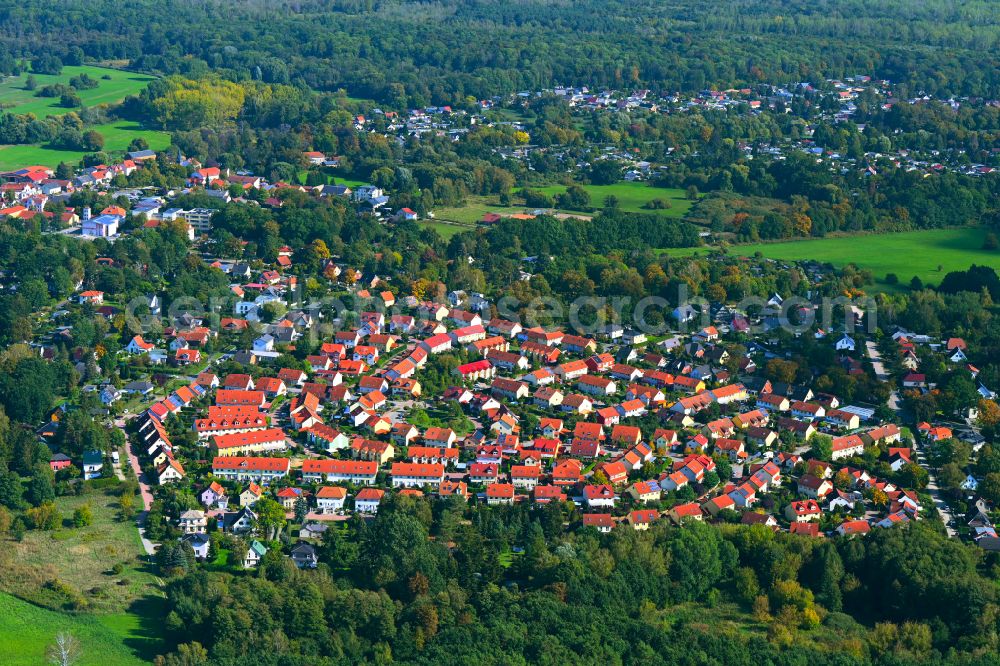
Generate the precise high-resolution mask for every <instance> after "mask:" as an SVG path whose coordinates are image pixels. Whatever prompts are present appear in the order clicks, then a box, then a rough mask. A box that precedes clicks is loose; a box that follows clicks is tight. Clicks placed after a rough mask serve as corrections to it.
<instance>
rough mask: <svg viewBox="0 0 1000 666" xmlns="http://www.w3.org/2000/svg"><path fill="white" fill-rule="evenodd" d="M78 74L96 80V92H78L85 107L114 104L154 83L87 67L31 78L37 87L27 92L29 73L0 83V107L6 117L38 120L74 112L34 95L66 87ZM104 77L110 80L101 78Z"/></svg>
mask: <svg viewBox="0 0 1000 666" xmlns="http://www.w3.org/2000/svg"><path fill="white" fill-rule="evenodd" d="M80 74H87V75H88V76H90V77H91V78H93V79H96V80H97V87H96V88H91V89H90V90H78V91H77V95H78V96H79V97H80V101H82V102H83V105H84V106H98V105H100V104H115V103H117V102H120V101H122V100H123V99H125V98H126V97H128V96H129V95H134V94H136V93H138V92H139V91H140V90H142V89H143V88H145V87H146V85H147V84H148V83H149V82H150V81H152V80H153V77H152V76H147V75H145V74H136V73H134V72H124V71H122V70H120V69H109V68H107V67H93V66H90V65H80V66H70V65H67V66H65V67H63V71H62V74H58V75H56V74H34V75H33V76H34V77H35V82H36V84H37V86H36V89H35V90H28V89H27V88H26V87H25V85H26V83H27V80H28V76H29V73H24V74H21V75H20V76H8V77H6V78H4V79H3V80H0V106H2V108H3V110H4V111H7V112H9V113H22V114H23V113H33V114H34V115H35V116H37V117H39V118H44V117H45V116H61V115H63V114H64V113H68V112H70V111H72V110H73V109H68V108H66V107H64V106H61V105H60V104H59V98H58V97H36V96H35V93H36V92H37V91H38V90H40V89H42V88H44V87H45V86H48V85H53V84H56V83H61V84H63V85H69V80H70V79H71V78H73V77H74V76H79V75H80ZM104 76H107V77H109V78H108V79H104V78H102V77H104Z"/></svg>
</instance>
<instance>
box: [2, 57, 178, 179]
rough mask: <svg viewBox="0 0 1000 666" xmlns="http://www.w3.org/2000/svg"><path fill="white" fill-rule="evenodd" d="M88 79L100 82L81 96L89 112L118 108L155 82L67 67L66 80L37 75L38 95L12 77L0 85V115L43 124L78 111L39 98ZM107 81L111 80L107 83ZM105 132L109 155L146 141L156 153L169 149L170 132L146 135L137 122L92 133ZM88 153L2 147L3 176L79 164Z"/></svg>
mask: <svg viewBox="0 0 1000 666" xmlns="http://www.w3.org/2000/svg"><path fill="white" fill-rule="evenodd" d="M84 73H86V74H88V75H89V76H90V77H91V78H93V79H96V80H97V84H98V85H97V87H96V88H92V89H90V90H79V91H77V95H78V96H79V97H80V100H81V101H82V102H83V104H84V106H97V105H101V104H116V103H118V102H120V101H122V100H123V99H125V97H127V96H128V95H134V94H136V93H138V92H139V91H141V90H142V89H143V88H145V87H146V85H147V84H148V83H149V82H150V81H152V80H153V77H151V76H146V75H144V74H136V73H134V72H125V71H122V70H119V69H110V68H107V67H93V66H89V65H83V66H66V67H63V72H62V74H59V75H52V74H35V75H34V77H35V81H36V83H37V88H36V90H28V89H27V88H26V87H25V85H26V82H27V79H28V74H27V73H25V74H21V75H20V76H10V77H6V78H3V79H2V80H0V110H3V111H5V112H7V113H17V114H29V113H30V114H34V115H35V116H37V117H39V118H44V117H45V116H59V115H63V114H65V113H68V112H70V111H73V110H74V109H69V108H66V107H64V106H61V105H60V103H59V98H58V97H36V96H35V93H36V92H37V90H38V89H41V88H43V87H45V86H47V85H51V84H55V83H62V84H68V83H69V80H70V78H72V77H74V76H77V75H79V74H84ZM105 76H107V77H108V78H107V79H104V78H103V77H105ZM87 129H94V130H97V131H98V132H100V134H101V135H102V136H103V137H104V150H105V152H108V153H122V152H124V151H125V149H126V148H127V147H128V144H129V143H131V141H132V140H133V139H135V138H139V137H141V138H143V139H145V140H146V141H147V143H149V147H150V148H152V149H154V150H162V149H164V148H166V147H167V146H168V145H170V135H169V134H168V133H166V132H158V131H154V130H147V129H144V128H142V127H141V126H139V125H137V124H136V123H134V122H130V121H127V120H118V121H115V122H111V123H107V124H105V125H97V126H94V127H88V128H87ZM83 155H84V152H83V151H77V150H57V149H55V148H51V147H48V146H46V145H42V144H34V145H16V146H10V145H0V170H11V169H16V168H19V167H23V166H29V165H35V164H38V165H42V166H49V167H55V166H57V165H58V164H59V163H60V162H68V163H70V164H73V163H76V162H79V161H80V159H81V158H82V157H83Z"/></svg>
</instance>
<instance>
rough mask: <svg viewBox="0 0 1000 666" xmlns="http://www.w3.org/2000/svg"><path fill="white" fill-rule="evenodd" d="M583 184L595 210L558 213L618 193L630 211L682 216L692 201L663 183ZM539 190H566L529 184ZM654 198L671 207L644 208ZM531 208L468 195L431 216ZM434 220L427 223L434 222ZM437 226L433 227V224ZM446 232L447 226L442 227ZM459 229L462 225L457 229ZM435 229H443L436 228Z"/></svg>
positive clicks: (479, 215) (476, 217)
mask: <svg viewBox="0 0 1000 666" xmlns="http://www.w3.org/2000/svg"><path fill="white" fill-rule="evenodd" d="M583 188H584V189H585V190H587V192H588V193H589V194H590V205H591V206H593V208H594V209H595V211H594V212H593V213H582V212H580V211H572V210H561V209H560V210H557V211H556V212H557V213H565V214H567V215H581V216H586V217H590V216H592V215H594V214H596V212H597V211H599V210H600V209H601V208H603V206H604V199H605V198H606V197H608V196H611V195H613V196H615V197H618V206H619V208H621V210H624V211H628V212H632V213H652V214H655V215H661V216H663V217H683V216H684V214H685V213H687V211H688V210H689V209H690V208H691V203H692V202H691V201H688V199H687V198H685V193H684V191H683V190H677V189H668V188H662V187H649V186H648V185H646V184H645V183H624V182H623V183H616V184H614V185H584V186H583ZM532 189H535V190H538V191H540V192H545V193H546V194H549V195H552V196H553V197H555V196H556V195H557V194H562V193H563V192H565V191H566V186H565V185H548V186H546V187H537V188H532ZM653 199H664V200H665V201H668V202H669V203H670V208H666V209H663V210H648V209H645V208H643V207H642V206H643V204H645V203H647V202H649V201H652V200H653ZM531 210H532V209H530V208H527V207H525V206H510V207H506V208H505V207H503V206H501V205H500V204H499V202H498V198H497V197H495V196H494V197H469V198H468V200H467V201H466V202H465V204H464V205H462V206H454V207H446V208H435V209H434V216H435V218H437V219H438V220H441V221H448V222H457V223H459V224H467V225H473V224H477V223H478V222H480V221H481V220H482V219H483V215H485V214H486V213H500V214H501V215H513V214H515V213H530V212H531ZM435 224H436V223H428V225H429V226H434V225H435ZM435 228H436V227H435ZM445 231H446V232H448V230H445ZM459 231H461V229H459ZM438 233H442V231H441V230H440V229H439V231H438ZM455 233H457V231H454V230H452V231H450V232H448V233H447V234H445V233H442V235H444V236H445V237H446V238H450V237H451V236H453V235H454V234H455Z"/></svg>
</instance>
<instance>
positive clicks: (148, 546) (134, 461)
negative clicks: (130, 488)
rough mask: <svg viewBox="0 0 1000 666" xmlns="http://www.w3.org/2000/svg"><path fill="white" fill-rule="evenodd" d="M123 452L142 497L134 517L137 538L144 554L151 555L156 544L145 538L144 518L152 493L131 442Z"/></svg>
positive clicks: (151, 501) (149, 505) (127, 443)
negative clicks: (137, 533) (140, 505)
mask: <svg viewBox="0 0 1000 666" xmlns="http://www.w3.org/2000/svg"><path fill="white" fill-rule="evenodd" d="M125 451H126V453H127V454H128V462H129V465H131V467H132V471H133V472H135V477H136V478H137V479H138V480H139V495H140V496H141V497H142V511H141V512H139V515H138V516H136V520H135V524H136V527H138V528H139V537H140V538H141V539H142V547H143V548H144V549H145V551H146V554H147V555H153V554H155V553H156V546H157V544H154V543H153V542H152V541H150V540H149V539H147V538H146V516H147V515H148V514H149V508H150V507H151V506H153V493H152V492H151V491H150V489H149V483H148V482H147V480H146V475H145V473H144V472H143V471H142V465H140V464H139V459H138V458H137V457H136V455H135V453H133V452H132V442H126V443H125Z"/></svg>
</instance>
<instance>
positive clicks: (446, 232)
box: [418, 220, 474, 240]
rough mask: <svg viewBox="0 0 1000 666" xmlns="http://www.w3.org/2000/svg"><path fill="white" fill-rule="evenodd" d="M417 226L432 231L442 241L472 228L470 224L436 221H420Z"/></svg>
mask: <svg viewBox="0 0 1000 666" xmlns="http://www.w3.org/2000/svg"><path fill="white" fill-rule="evenodd" d="M418 224H419V225H420V226H421V227H423V228H424V229H433V230H434V231H436V232H437V233H438V236H440V237H441V238H443V239H444V240H450V239H451V237H452V236H454V235H456V234H460V233H462V232H463V231H469V230H470V229H473V228H474V225H471V224H457V223H453V222H439V221H436V220H421V221H420V222H418Z"/></svg>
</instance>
